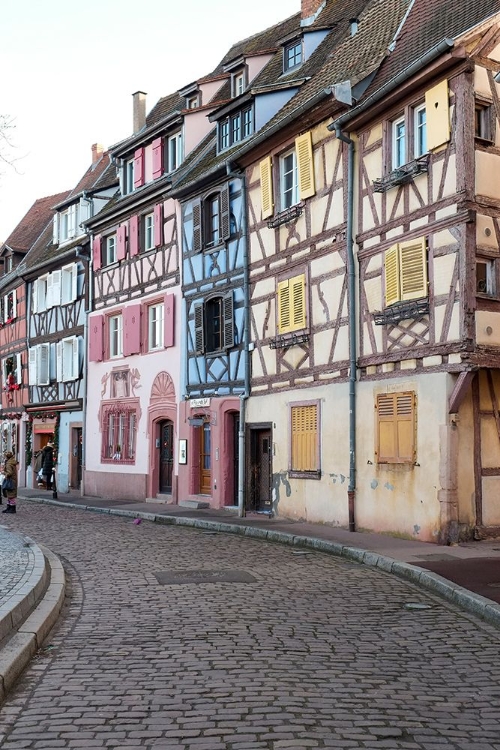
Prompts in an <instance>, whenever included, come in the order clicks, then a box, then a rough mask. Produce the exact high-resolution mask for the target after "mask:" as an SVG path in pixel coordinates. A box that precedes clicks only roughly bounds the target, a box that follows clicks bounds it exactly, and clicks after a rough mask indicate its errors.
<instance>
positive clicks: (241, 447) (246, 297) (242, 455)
mask: <svg viewBox="0 0 500 750" xmlns="http://www.w3.org/2000/svg"><path fill="white" fill-rule="evenodd" d="M226 175H227V177H228V178H231V177H233V178H235V179H238V180H239V181H240V184H241V201H242V213H241V216H242V218H241V236H242V238H243V305H244V312H243V349H244V368H245V372H244V378H245V390H244V392H243V393H242V394H240V429H239V432H238V516H239V517H240V518H244V517H245V461H246V451H245V426H246V401H247V399H248V397H249V395H250V352H249V346H250V270H249V268H248V236H247V235H248V216H247V183H246V175H245V173H244V172H233V171H231V164H230V163H229V162H228V163H227V164H226Z"/></svg>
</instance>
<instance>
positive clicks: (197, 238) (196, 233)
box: [193, 198, 203, 253]
mask: <svg viewBox="0 0 500 750" xmlns="http://www.w3.org/2000/svg"><path fill="white" fill-rule="evenodd" d="M201 224H202V215H201V200H200V199H199V198H197V199H195V200H194V201H193V251H194V252H195V253H198V252H200V250H201V248H202V247H203V237H202V231H201Z"/></svg>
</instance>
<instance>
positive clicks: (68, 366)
mask: <svg viewBox="0 0 500 750" xmlns="http://www.w3.org/2000/svg"><path fill="white" fill-rule="evenodd" d="M56 368H57V376H56V377H57V382H58V383H67V382H68V381H70V380H77V379H78V377H79V370H80V341H79V337H78V336H68V337H67V338H65V339H62V340H61V341H58V342H57V345H56Z"/></svg>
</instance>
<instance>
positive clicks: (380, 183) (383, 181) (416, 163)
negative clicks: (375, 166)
mask: <svg viewBox="0 0 500 750" xmlns="http://www.w3.org/2000/svg"><path fill="white" fill-rule="evenodd" d="M428 170H429V154H424V155H423V156H419V157H418V159H413V161H410V162H408V164H403V165H402V166H401V167H398V168H397V169H393V170H392V172H389V174H386V175H384V176H383V177H381V178H380V179H379V180H374V181H373V190H374V192H375V193H385V192H386V191H387V190H389V189H390V188H391V187H395V186H396V185H406V184H407V183H408V182H411V181H412V180H413V178H414V177H416V176H417V175H419V174H423V173H424V172H427V171H428Z"/></svg>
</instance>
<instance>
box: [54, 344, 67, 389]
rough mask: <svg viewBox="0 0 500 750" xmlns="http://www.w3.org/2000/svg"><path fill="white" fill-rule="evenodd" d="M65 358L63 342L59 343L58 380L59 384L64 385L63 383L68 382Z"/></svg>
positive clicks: (57, 349) (57, 350) (57, 345)
mask: <svg viewBox="0 0 500 750" xmlns="http://www.w3.org/2000/svg"><path fill="white" fill-rule="evenodd" d="M63 357H64V352H63V342H62V341H58V342H57V344H56V380H57V382H58V383H62V382H63V381H65V380H67V378H66V377H65V372H64V361H63Z"/></svg>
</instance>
